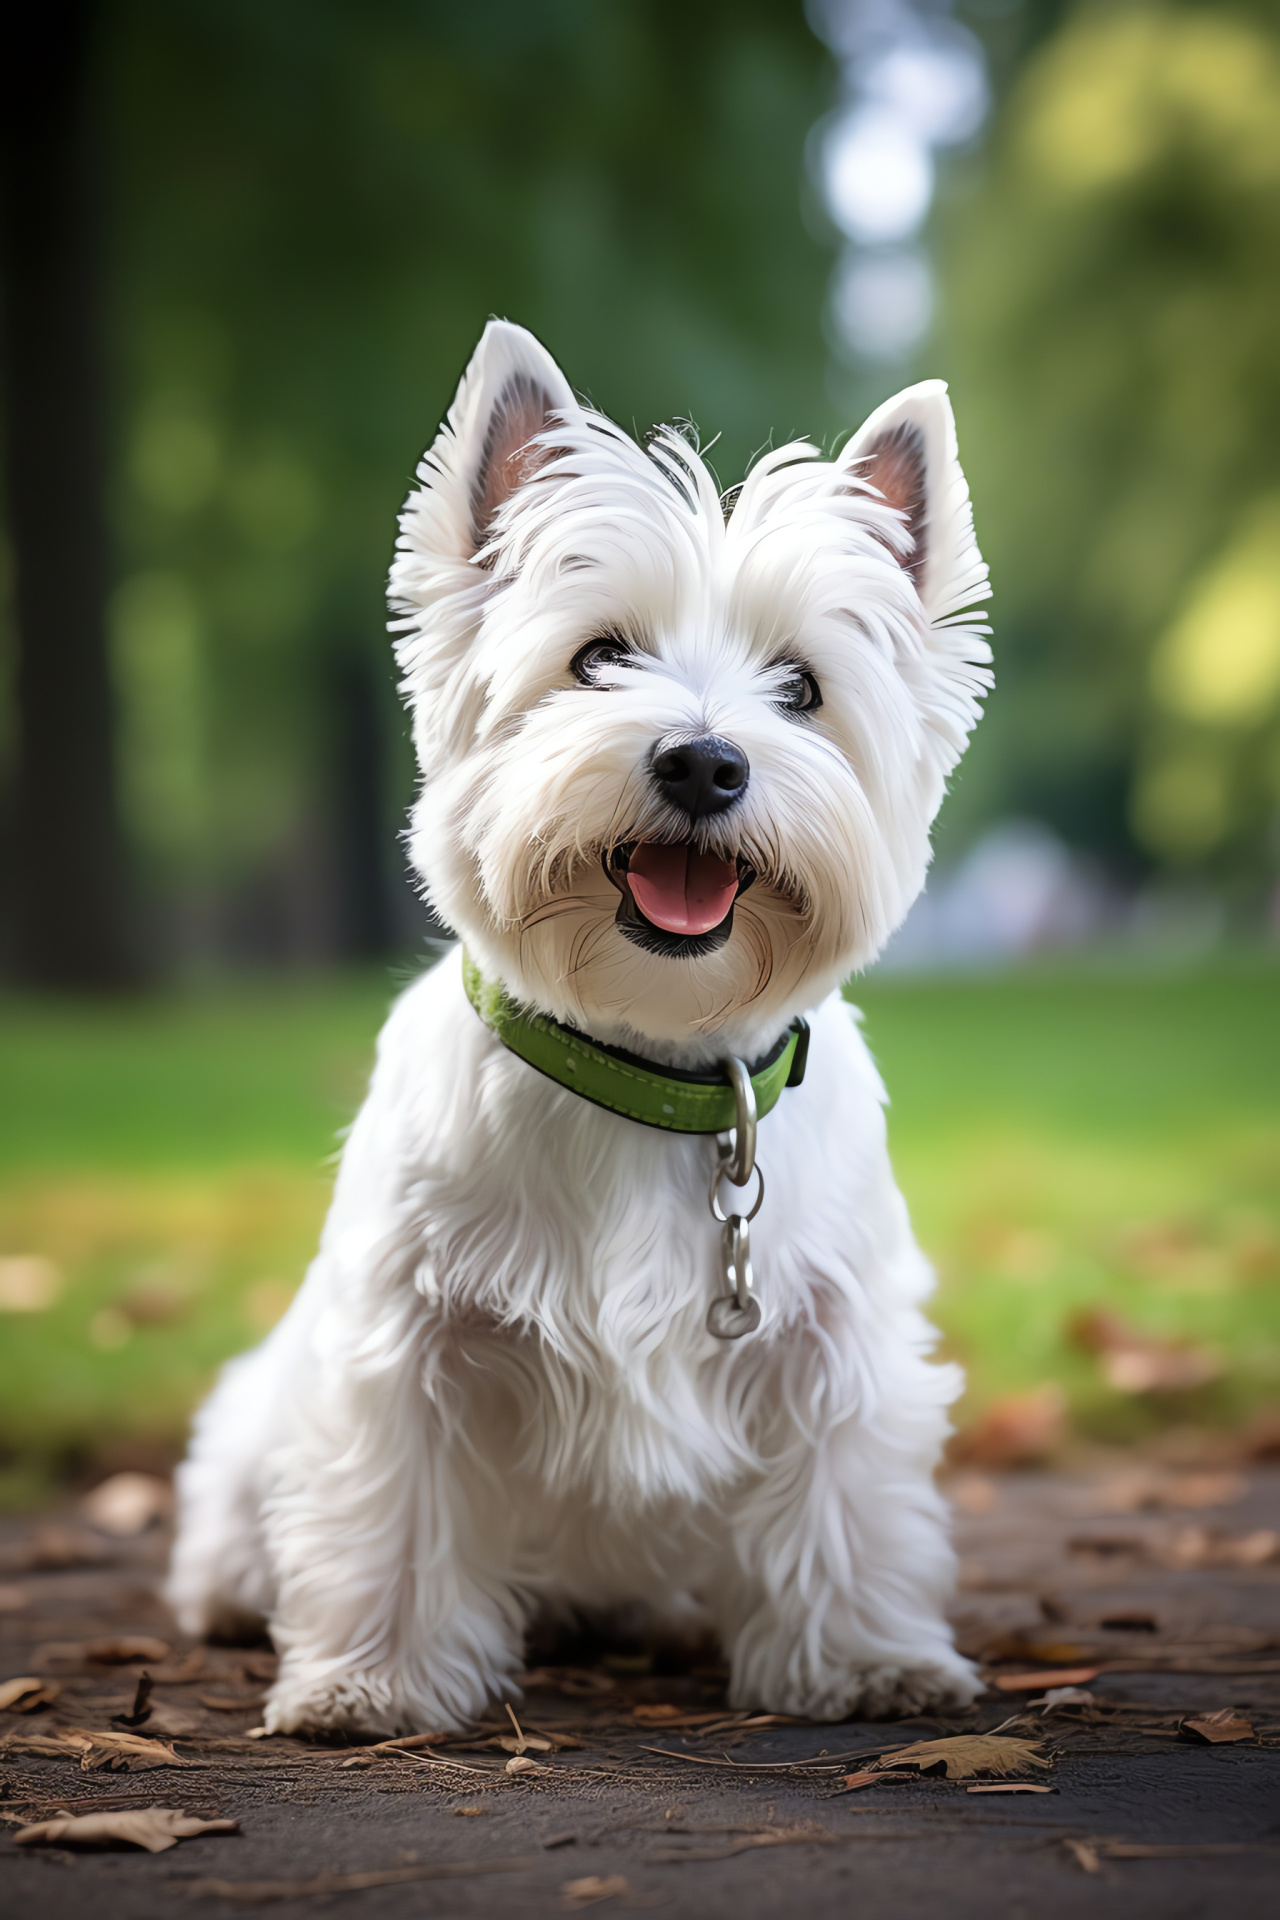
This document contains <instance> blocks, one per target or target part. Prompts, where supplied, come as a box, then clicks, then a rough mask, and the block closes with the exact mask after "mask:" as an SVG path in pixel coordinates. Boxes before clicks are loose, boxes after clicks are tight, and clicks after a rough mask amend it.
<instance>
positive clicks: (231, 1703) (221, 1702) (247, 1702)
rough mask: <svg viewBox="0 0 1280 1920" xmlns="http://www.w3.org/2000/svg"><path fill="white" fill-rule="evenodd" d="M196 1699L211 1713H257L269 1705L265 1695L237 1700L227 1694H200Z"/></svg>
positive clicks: (255, 1695)
mask: <svg viewBox="0 0 1280 1920" xmlns="http://www.w3.org/2000/svg"><path fill="white" fill-rule="evenodd" d="M196 1699H197V1700H198V1701H199V1702H200V1705H201V1706H202V1707H208V1709H209V1711H210V1713H257V1711H258V1710H259V1708H260V1707H265V1706H266V1704H267V1696H266V1694H265V1693H250V1694H245V1695H243V1696H242V1697H241V1698H240V1699H239V1700H237V1699H236V1698H235V1697H234V1696H233V1695H231V1694H226V1693H198V1694H197V1695H196Z"/></svg>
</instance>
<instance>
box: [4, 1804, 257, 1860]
mask: <svg viewBox="0 0 1280 1920" xmlns="http://www.w3.org/2000/svg"><path fill="white" fill-rule="evenodd" d="M239 1831H240V1822H239V1821H238V1820H193V1819H191V1818H189V1816H188V1815H187V1814H185V1813H180V1812H177V1811H176V1810H175V1809H174V1808H173V1807H140V1808H137V1809H135V1810H132V1811H128V1812H122V1813H81V1814H77V1815H75V1816H74V1817H67V1818H64V1819H61V1820H42V1821H41V1822H40V1824H39V1825H38V1826H34V1827H23V1828H22V1830H21V1832H19V1833H15V1834H14V1836H13V1841H14V1845H15V1846H18V1847H109V1846H112V1845H114V1844H116V1843H118V1842H123V1844H124V1845H126V1846H130V1847H145V1848H146V1850H147V1852H148V1853H167V1852H168V1850H169V1848H170V1847H176V1846H177V1844H178V1842H179V1840H192V1839H194V1838H195V1836H196V1835H197V1834H199V1833H239Z"/></svg>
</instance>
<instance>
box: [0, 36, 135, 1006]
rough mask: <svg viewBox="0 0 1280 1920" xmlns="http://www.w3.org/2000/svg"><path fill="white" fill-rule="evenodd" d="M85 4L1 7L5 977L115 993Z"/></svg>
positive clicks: (98, 235)
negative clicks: (10, 844)
mask: <svg viewBox="0 0 1280 1920" xmlns="http://www.w3.org/2000/svg"><path fill="white" fill-rule="evenodd" d="M95 15H96V9H95V7H94V6H93V4H92V0H45V4H43V5H32V4H27V5H25V6H18V7H15V8H14V10H13V12H12V13H11V14H10V15H9V16H8V19H9V24H8V26H7V27H5V28H4V29H3V40H2V44H3V53H2V55H0V64H2V69H3V78H2V79H0V89H2V92H0V151H2V154H3V200H4V204H3V246H4V304H5V313H4V348H3V352H4V389H5V399H4V404H5V416H6V419H5V431H6V443H7V444H6V492H7V514H8V521H9V529H10V534H11V537H12V541H13V548H14V557H15V562H16V570H17V583H16V613H17V630H18V660H17V674H16V703H17V723H18V725H17V733H18V769H17V780H16V792H15V795H14V807H13V820H12V828H13V836H14V874H13V883H14V894H15V900H14V905H15V909H16V912H15V920H16V926H15V935H16V939H15V948H16V961H17V968H18V972H19V974H20V977H21V978H23V979H24V980H27V981H30V982H33V983H37V984H40V985H44V986H56V987H63V988H102V987H118V986H123V985H127V984H129V982H130V981H131V980H132V979H133V978H134V975H135V967H134V963H133V960H132V957H131V955H130V952H129V945H128V939H127V931H126V922H127V910H126V901H125V860H124V852H123V846H122V841H121V834H120V827H119V816H118V812H117V805H116V782H115V766H114V759H115V740H114V731H115V729H114V712H113V704H114V703H113V699H112V689H111V680H110V672H109V666H108V659H107V643H106V630H105V599H106V590H107V583H108V575H109V558H108V539H107V528H106V521H105V499H104V494H105V478H106V475H105V459H104V448H103V430H104V421H103V410H104V409H103V386H104V382H103V369H102V357H101V356H102V340H101V335H102V323H103V307H104V297H103V276H102V262H101V240H102V231H101V230H102V215H101V209H102V205H103V201H104V198H105V181H104V179H103V172H104V164H105V163H104V159H103V154H102V147H101V143H100V142H99V141H98V139H97V138H96V134H97V126H96V113H95V103H94V98H93V85H92V66H91V57H90V56H91V44H90V43H91V40H92V37H93V32H94V27H95Z"/></svg>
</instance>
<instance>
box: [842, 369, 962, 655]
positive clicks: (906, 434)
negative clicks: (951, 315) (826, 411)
mask: <svg viewBox="0 0 1280 1920" xmlns="http://www.w3.org/2000/svg"><path fill="white" fill-rule="evenodd" d="M840 465H841V466H842V467H844V468H846V469H847V470H848V471H849V472H851V473H853V474H856V475H857V477H858V478H859V479H860V480H864V481H866V482H867V483H868V485H870V486H873V487H874V488H875V489H876V491H877V492H878V493H879V494H881V495H882V496H883V498H884V500H885V502H886V504H887V505H889V506H891V507H893V508H895V509H896V511H897V512H898V513H900V514H901V515H902V517H903V526H904V529H905V531H906V533H907V534H908V536H909V537H910V543H911V544H910V546H909V548H907V549H906V550H905V551H901V550H900V551H898V552H896V553H895V556H894V557H895V558H896V559H897V560H898V562H899V563H900V565H901V566H902V567H903V569H904V570H905V571H906V572H907V573H908V574H909V575H910V577H911V579H912V580H913V581H914V583H915V586H916V589H917V591H918V592H919V595H920V598H921V601H922V602H923V604H924V609H925V612H926V613H927V614H928V615H929V618H930V619H931V620H937V619H940V618H942V617H944V616H945V615H947V614H949V613H953V612H955V611H956V610H957V609H958V608H960V607H962V606H967V605H968V604H969V603H970V601H971V600H972V598H973V588H974V585H975V581H977V580H985V577H986V570H985V568H984V566H983V563H982V557H981V555H980V554H979V552H978V549H977V546H976V545H975V543H974V537H973V513H972V509H971V508H970V505H969V488H968V484H967V482H966V481H965V477H964V474H963V472H962V471H961V467H960V461H959V458H958V456H957V451H956V427H955V418H954V415H953V414H952V411H951V402H950V401H949V400H948V398H947V388H946V382H945V381H943V380H923V381H921V383H920V385H919V386H916V387H907V388H906V389H905V391H904V392H902V393H899V394H895V396H894V398H893V399H892V400H886V401H885V403H884V405H883V406H882V407H877V409H876V411H875V412H874V413H873V414H872V415H871V418H870V419H869V420H868V421H866V423H865V424H864V425H863V426H862V427H860V428H859V430H858V432H857V433H855V434H854V436H853V438H852V440H850V442H849V444H848V445H847V446H846V447H845V449H844V452H843V453H842V454H841V456H840Z"/></svg>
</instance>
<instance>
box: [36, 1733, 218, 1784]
mask: <svg viewBox="0 0 1280 1920" xmlns="http://www.w3.org/2000/svg"><path fill="white" fill-rule="evenodd" d="M0 1750H4V1751H7V1752H10V1753H27V1754H35V1755H36V1756H38V1757H40V1758H43V1759H49V1760H79V1762H80V1768H81V1771H82V1772H84V1773H95V1772H96V1771H97V1770H98V1768H99V1767H104V1766H105V1767H109V1768H110V1769H111V1770H112V1772H145V1771H146V1770H147V1769H148V1768H151V1767H197V1766H200V1765H201V1764H202V1763H201V1762H200V1761H198V1760H183V1759H180V1758H179V1756H178V1755H177V1754H176V1753H175V1752H174V1750H173V1748H172V1747H170V1746H166V1745H165V1744H164V1743H163V1742H162V1741H159V1740H149V1739H144V1738H143V1737H142V1735H140V1734H136V1733H117V1732H116V1731H115V1730H114V1729H111V1728H102V1729H98V1728H93V1729H90V1728H87V1727H62V1728H60V1729H59V1731H58V1733H57V1734H38V1733H27V1732H26V1731H25V1730H24V1731H18V1730H17V1729H15V1731H14V1732H12V1733H6V1734H5V1735H4V1736H3V1738H0Z"/></svg>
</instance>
